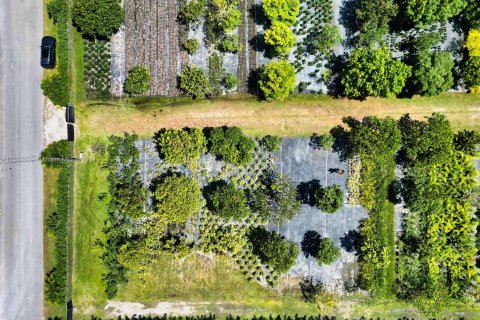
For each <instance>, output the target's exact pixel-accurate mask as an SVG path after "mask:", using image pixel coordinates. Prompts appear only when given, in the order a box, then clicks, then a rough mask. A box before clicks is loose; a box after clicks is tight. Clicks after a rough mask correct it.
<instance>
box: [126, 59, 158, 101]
mask: <svg viewBox="0 0 480 320" xmlns="http://www.w3.org/2000/svg"><path fill="white" fill-rule="evenodd" d="M151 78H152V77H151V75H150V70H149V69H148V67H144V66H135V67H133V68H131V69H130V70H128V75H127V78H126V79H125V83H124V91H125V92H126V93H128V94H131V95H136V94H143V93H145V92H147V91H148V90H150V80H151Z"/></svg>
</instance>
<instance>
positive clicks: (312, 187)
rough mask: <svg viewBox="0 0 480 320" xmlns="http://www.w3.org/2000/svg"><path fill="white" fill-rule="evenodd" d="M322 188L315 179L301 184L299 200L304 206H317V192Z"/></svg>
mask: <svg viewBox="0 0 480 320" xmlns="http://www.w3.org/2000/svg"><path fill="white" fill-rule="evenodd" d="M319 188H320V181H318V180H316V179H314V180H311V181H307V182H300V183H299V184H298V185H297V195H298V200H300V201H301V202H302V203H303V204H308V205H309V206H311V207H313V206H315V191H317V190H318V189H319Z"/></svg>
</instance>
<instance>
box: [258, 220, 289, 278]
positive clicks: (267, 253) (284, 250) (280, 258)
mask: <svg viewBox="0 0 480 320" xmlns="http://www.w3.org/2000/svg"><path fill="white" fill-rule="evenodd" d="M249 239H250V241H251V243H252V245H253V252H254V253H255V254H256V255H257V256H258V257H259V258H260V260H261V261H262V262H263V263H264V264H268V265H270V266H272V267H273V269H274V270H275V271H277V272H286V271H288V270H289V269H290V268H291V267H292V266H293V265H294V264H295V261H296V259H297V256H298V247H297V245H296V244H295V243H294V242H291V241H288V240H285V239H284V238H283V237H282V236H281V235H279V234H278V233H276V232H268V231H267V230H265V229H264V228H262V227H257V228H255V229H253V230H252V231H251V232H250V234H249Z"/></svg>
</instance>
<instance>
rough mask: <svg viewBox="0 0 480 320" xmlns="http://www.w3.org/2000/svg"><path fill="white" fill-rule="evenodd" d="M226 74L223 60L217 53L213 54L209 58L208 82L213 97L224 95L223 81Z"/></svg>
mask: <svg viewBox="0 0 480 320" xmlns="http://www.w3.org/2000/svg"><path fill="white" fill-rule="evenodd" d="M224 74H225V69H224V68H223V58H222V56H221V55H219V54H217V53H213V54H211V55H210V56H209V57H208V81H209V83H210V91H211V93H212V94H213V95H216V96H218V95H220V94H221V93H222V88H221V86H222V79H223V75H224Z"/></svg>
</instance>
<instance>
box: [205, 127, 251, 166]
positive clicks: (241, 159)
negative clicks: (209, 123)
mask: <svg viewBox="0 0 480 320" xmlns="http://www.w3.org/2000/svg"><path fill="white" fill-rule="evenodd" d="M207 137H208V151H209V152H210V153H212V154H214V155H215V156H217V157H218V158H219V159H221V160H223V161H225V162H229V163H233V164H236V165H245V164H247V163H250V162H251V161H252V151H253V148H254V147H255V142H254V141H253V140H252V139H251V138H249V137H247V136H245V135H244V134H243V132H242V130H241V129H240V128H238V127H217V128H212V129H210V130H208V133H207Z"/></svg>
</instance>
